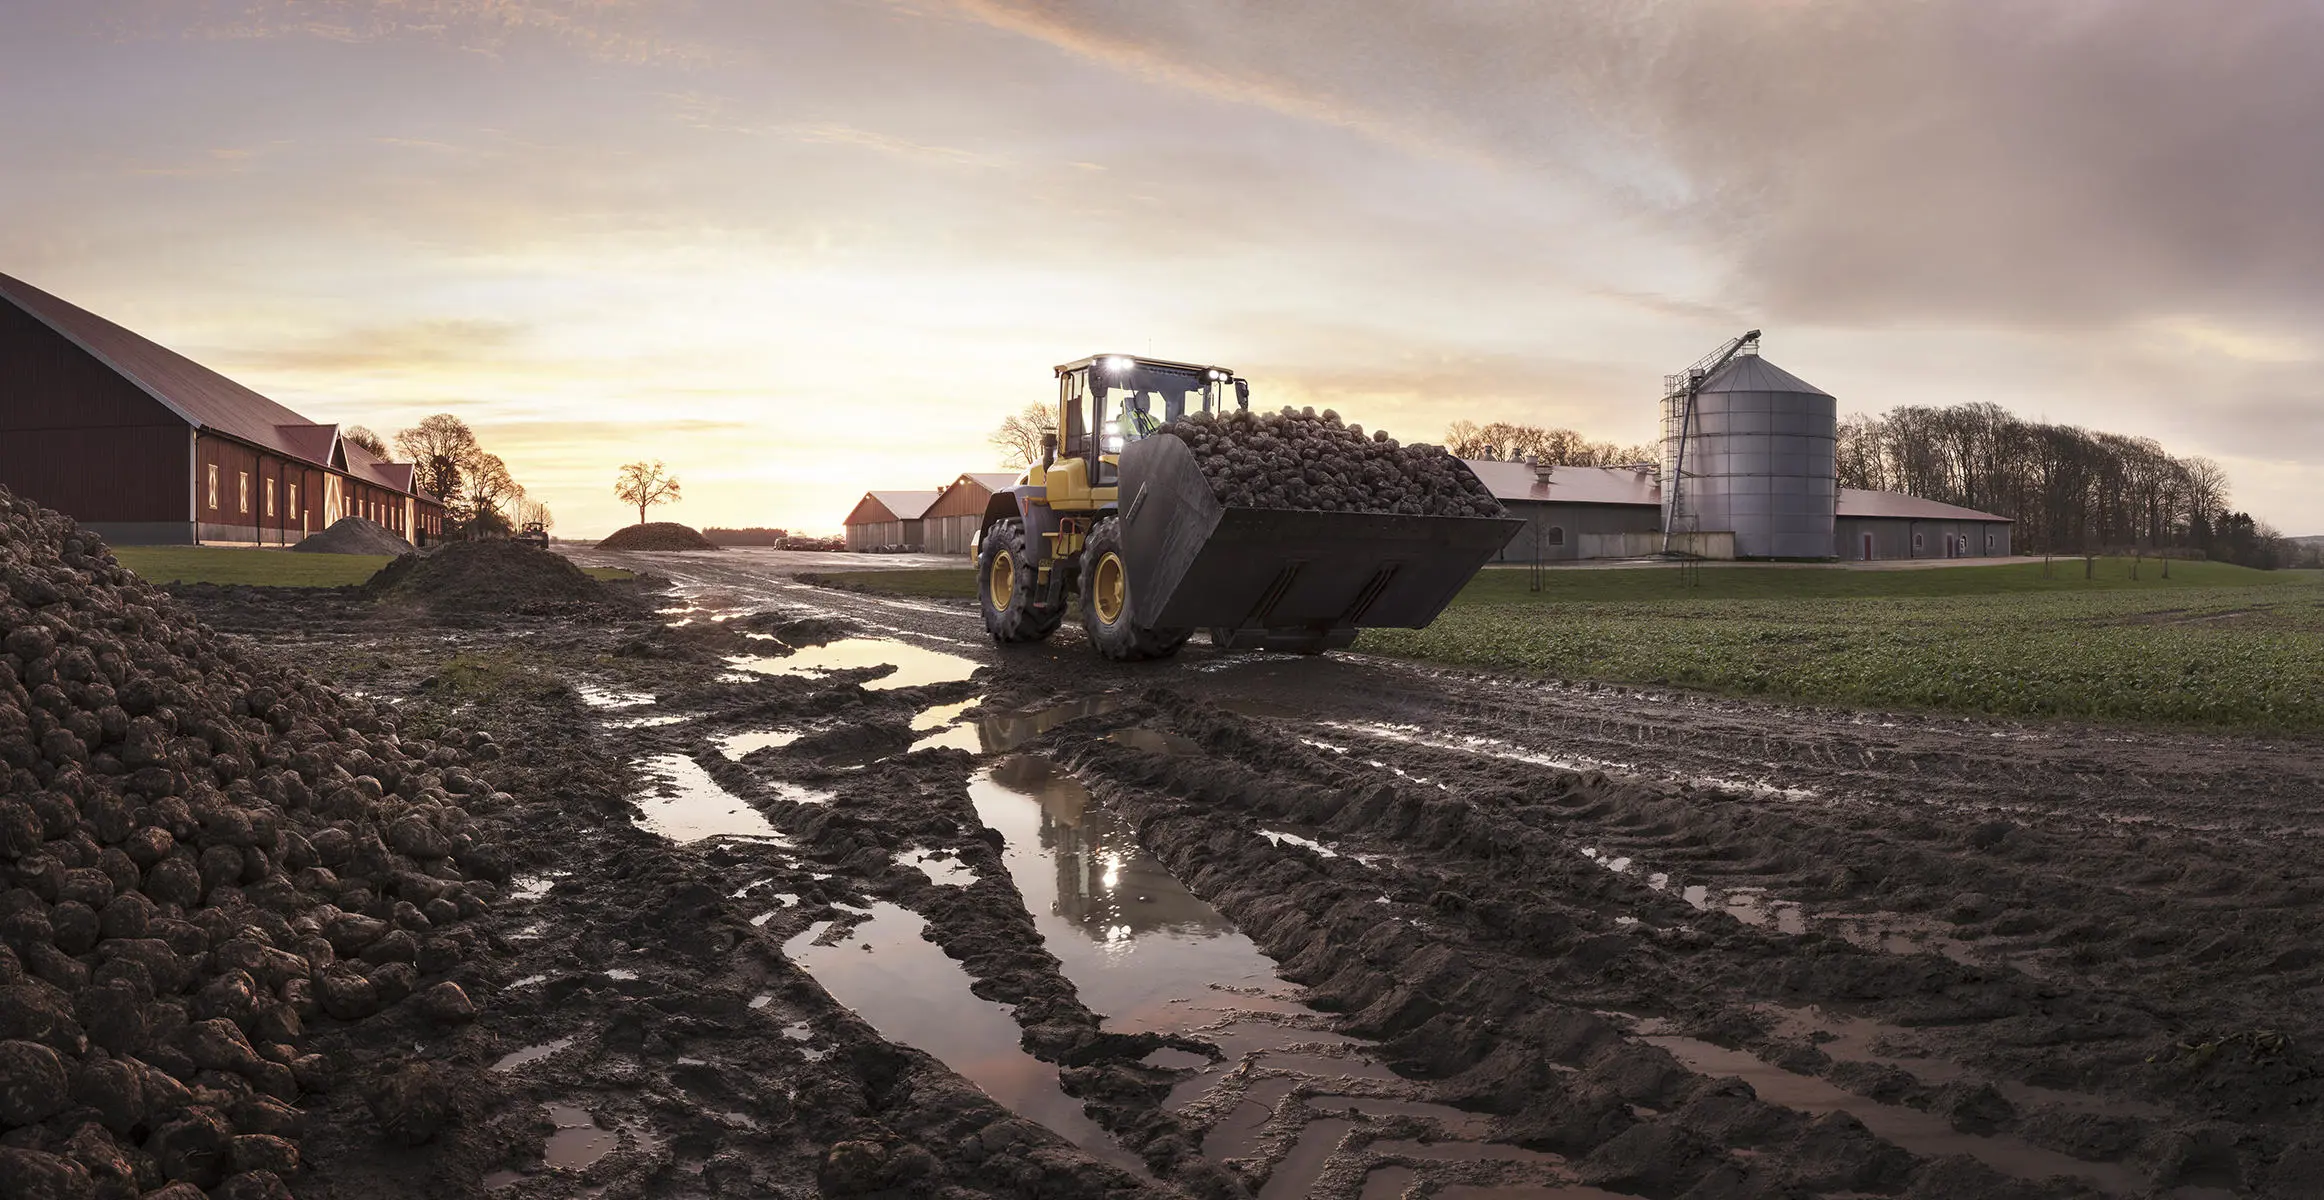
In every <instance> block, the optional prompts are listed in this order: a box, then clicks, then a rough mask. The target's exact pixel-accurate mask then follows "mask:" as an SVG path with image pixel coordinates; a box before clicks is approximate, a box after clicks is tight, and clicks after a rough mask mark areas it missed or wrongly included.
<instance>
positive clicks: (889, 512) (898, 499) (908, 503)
mask: <svg viewBox="0 0 2324 1200" xmlns="http://www.w3.org/2000/svg"><path fill="white" fill-rule="evenodd" d="M938 494H939V493H936V492H878V491H874V492H865V493H864V494H863V499H861V500H858V501H856V502H855V510H854V511H853V512H850V513H848V514H847V520H846V521H844V522H841V523H842V524H846V525H871V524H876V523H878V522H880V521H917V520H919V519H920V517H921V515H922V514H924V513H926V512H927V511H928V506H929V505H931V504H934V503H936V497H937V495H938Z"/></svg>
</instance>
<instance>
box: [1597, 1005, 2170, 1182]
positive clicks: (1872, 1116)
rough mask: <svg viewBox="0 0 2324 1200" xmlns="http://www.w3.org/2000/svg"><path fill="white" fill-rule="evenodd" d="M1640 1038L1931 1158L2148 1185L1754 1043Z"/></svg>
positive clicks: (1770, 1097)
mask: <svg viewBox="0 0 2324 1200" xmlns="http://www.w3.org/2000/svg"><path fill="white" fill-rule="evenodd" d="M1639 1040H1640V1041H1643V1042H1646V1043H1647V1044H1649V1045H1654V1046H1660V1047H1662V1048H1663V1049H1665V1050H1668V1051H1669V1052H1670V1053H1671V1055H1672V1056H1673V1057H1675V1058H1677V1059H1678V1060H1679V1062H1680V1063H1682V1064H1684V1065H1685V1066H1686V1067H1687V1069H1689V1070H1691V1071H1694V1072H1696V1073H1698V1074H1702V1075H1708V1076H1710V1077H1712V1078H1714V1079H1716V1078H1723V1077H1725V1076H1729V1075H1732V1076H1736V1077H1739V1078H1741V1079H1742V1080H1743V1081H1744V1082H1745V1083H1748V1084H1750V1085H1751V1089H1752V1090H1753V1091H1754V1092H1756V1093H1758V1096H1759V1098H1760V1099H1761V1100H1764V1101H1766V1102H1767V1103H1769V1104H1780V1105H1783V1106H1784V1107H1787V1108H1793V1109H1797V1110H1799V1111H1800V1112H1803V1113H1810V1114H1815V1115H1821V1114H1823V1113H1828V1112H1846V1113H1848V1114H1849V1115H1850V1116H1853V1117H1855V1118H1856V1119H1857V1120H1859V1121H1862V1122H1863V1123H1864V1126H1865V1128H1867V1129H1870V1130H1871V1131H1872V1132H1873V1133H1875V1134H1878V1135H1879V1136H1881V1137H1883V1138H1886V1139H1887V1140H1889V1141H1891V1142H1894V1143H1895V1144H1896V1145H1898V1146H1901V1147H1903V1148H1904V1149H1906V1150H1909V1151H1911V1152H1913V1153H1914V1154H1919V1155H1923V1156H1925V1157H1928V1158H1942V1157H1944V1156H1946V1155H1948V1154H1967V1155H1969V1156H1971V1157H1973V1158H1975V1159H1977V1160H1978V1161H1980V1162H1982V1163H1984V1164H1985V1165H1986V1166H1989V1167H1992V1168H1993V1169H1994V1170H1996V1171H1999V1172H2001V1173H2003V1174H2005V1175H2013V1176H2016V1177H2018V1178H2021V1179H2029V1180H2039V1179H2046V1178H2048V1177H2050V1176H2052V1175H2072V1176H2077V1177H2080V1178H2083V1179H2086V1180H2088V1181H2090V1183H2091V1184H2092V1185H2094V1186H2096V1187H2097V1188H2099V1189H2100V1190H2102V1191H2104V1192H2106V1193H2108V1194H2111V1195H2128V1194H2133V1193H2136V1192H2139V1191H2141V1190H2143V1189H2144V1188H2145V1187H2146V1181H2145V1180H2144V1179H2143V1178H2142V1177H2141V1176H2140V1175H2139V1174H2138V1173H2137V1172H2135V1171H2133V1170H2131V1169H2129V1168H2127V1167H2123V1166H2119V1165H2116V1164H2112V1163H2091V1162H2084V1161H2082V1160H2081V1159H2078V1158H2073V1157H2070V1156H2068V1155H2064V1154H2060V1153H2058V1152H2057V1151H2054V1150H2044V1149H2042V1148H2041V1147H2039V1146H2035V1145H2033V1144H2031V1143H2029V1142H2024V1141H2020V1140H2019V1139H2017V1138H2013V1137H2009V1136H2007V1135H2005V1134H1993V1135H1979V1134H1972V1133H1962V1132H1961V1131H1959V1130H1956V1129H1954V1128H1953V1126H1952V1124H1951V1123H1950V1122H1948V1121H1947V1120H1945V1119H1944V1118H1943V1117H1940V1116H1936V1115H1934V1114H1931V1113H1925V1112H1922V1111H1920V1110H1919V1109H1914V1108H1906V1107H1904V1106H1902V1105H1897V1104H1882V1103H1880V1102H1878V1101H1875V1100H1870V1099H1867V1098H1865V1097H1863V1096H1858V1095H1856V1094H1854V1093H1852V1092H1848V1091H1844V1090H1842V1089H1841V1088H1839V1087H1837V1086H1835V1085H1833V1084H1831V1083H1829V1082H1826V1081H1825V1080H1822V1079H1818V1078H1815V1077H1813V1076H1809V1075H1800V1074H1796V1073H1794V1072H1791V1071H1786V1070H1784V1069H1783V1068H1781V1067H1778V1066H1776V1065H1774V1064H1772V1063H1768V1062H1763V1061H1761V1060H1760V1059H1759V1058H1758V1057H1757V1056H1756V1055H1753V1054H1751V1053H1750V1052H1748V1051H1744V1050H1730V1049H1728V1048H1726V1047H1724V1046H1719V1045H1714V1044H1713V1043H1710V1042H1706V1041H1703V1040H1701V1039H1699V1038H1690V1037H1679V1036H1675V1035H1669V1034H1649V1035H1647V1036H1644V1037H1641V1038H1640V1039H1639Z"/></svg>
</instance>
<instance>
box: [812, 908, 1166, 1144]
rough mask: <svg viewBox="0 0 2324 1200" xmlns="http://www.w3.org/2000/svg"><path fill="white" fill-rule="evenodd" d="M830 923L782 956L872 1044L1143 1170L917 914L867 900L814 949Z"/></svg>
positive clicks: (816, 927) (819, 925) (822, 924)
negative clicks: (974, 988) (870, 1034)
mask: <svg viewBox="0 0 2324 1200" xmlns="http://www.w3.org/2000/svg"><path fill="white" fill-rule="evenodd" d="M831 924H832V923H831V922H829V921H818V922H816V923H815V924H813V925H811V926H809V927H808V928H807V929H806V930H805V931H804V932H801V933H799V934H798V935H796V936H794V937H793V938H791V940H790V941H788V942H785V943H784V944H783V954H784V955H785V956H786V957H788V958H789V959H790V960H791V961H792V962H794V963H796V964H798V965H799V966H800V967H801V968H802V969H804V970H805V971H806V972H807V973H808V974H810V975H812V976H814V977H815V981H816V982H817V983H820V984H822V985H823V987H824V990H826V991H828V992H830V993H831V995H832V996H833V998H835V999H837V1000H838V1001H839V1002H840V1003H841V1004H844V1005H846V1006H848V1007H849V1008H851V1009H854V1010H855V1012H856V1015H858V1016H860V1017H862V1018H863V1019H864V1020H865V1021H866V1022H868V1023H870V1025H871V1026H872V1028H874V1029H877V1030H878V1031H879V1032H880V1035H881V1036H883V1037H885V1038H887V1039H888V1040H890V1041H893V1042H900V1043H902V1044H904V1045H907V1046H912V1047H914V1048H916V1049H919V1050H922V1051H925V1052H927V1053H929V1054H931V1055H934V1056H935V1057H937V1058H938V1059H941V1060H943V1062H944V1064H945V1065H946V1066H948V1067H951V1068H952V1069H953V1070H954V1071H956V1072H958V1073H959V1074H960V1075H961V1076H962V1077H964V1078H966V1079H968V1080H969V1081H970V1082H972V1083H974V1084H976V1085H977V1086H978V1087H980V1088H982V1089H984V1091H985V1094H986V1095H989V1096H991V1097H992V1098H993V1099H994V1100H997V1101H999V1102H1000V1103H1001V1104H1003V1105H1006V1106H1007V1107H1008V1108H1010V1109H1011V1110H1013V1111H1015V1112H1017V1113H1018V1114H1019V1115H1022V1116H1024V1117H1027V1118H1030V1119H1032V1120H1035V1121H1039V1122H1040V1123H1042V1124H1044V1125H1047V1126H1048V1127H1049V1128H1051V1129H1054V1130H1056V1131H1057V1132H1058V1133H1059V1134H1060V1135H1062V1136H1063V1137H1065V1138H1066V1140H1068V1141H1070V1142H1072V1143H1073V1144H1074V1145H1077V1146H1079V1147H1081V1148H1082V1149H1083V1150H1085V1151H1088V1152H1089V1153H1090V1154H1092V1155H1095V1156H1096V1157H1099V1158H1102V1159H1105V1160H1107V1161H1109V1162H1113V1163H1116V1164H1118V1165H1121V1166H1124V1167H1127V1168H1129V1169H1131V1170H1133V1171H1138V1172H1141V1173H1142V1172H1143V1171H1144V1170H1145V1166H1144V1164H1143V1163H1142V1162H1141V1161H1140V1160H1139V1159H1138V1158H1137V1157H1136V1156H1134V1155H1132V1154H1130V1153H1129V1152H1128V1151H1126V1150H1124V1149H1122V1147H1121V1145H1120V1144H1119V1143H1117V1142H1115V1141H1114V1139H1113V1138H1112V1136H1111V1135H1109V1134H1107V1133H1106V1132H1105V1131H1104V1130H1103V1129H1100V1128H1098V1125H1097V1123H1096V1122H1095V1121H1092V1120H1090V1119H1089V1117H1088V1116H1087V1115H1086V1114H1085V1113H1083V1112H1082V1109H1081V1102H1080V1101H1078V1100H1075V1099H1073V1098H1072V1097H1070V1096H1067V1095H1066V1094H1065V1093H1064V1091H1063V1090H1061V1089H1060V1087H1059V1085H1058V1079H1057V1068H1055V1067H1053V1066H1051V1065H1049V1064H1048V1063H1045V1062H1042V1061H1041V1060H1040V1059H1037V1058H1034V1057H1033V1056H1032V1055H1030V1054H1027V1053H1026V1052H1025V1051H1024V1049H1023V1048H1022V1047H1021V1045H1020V1044H1019V1037H1020V1036H1021V1031H1020V1030H1019V1029H1018V1027H1017V1022H1016V1020H1015V1019H1014V1018H1012V1017H1011V1016H1010V1015H1009V1011H1008V1009H1007V1008H1005V1007H1003V1006H1002V1005H999V1004H996V1003H993V1002H992V1001H989V1000H983V999H979V998H978V997H977V996H976V995H974V994H973V993H972V992H970V991H969V985H970V983H971V980H970V979H969V976H968V972H966V971H964V970H962V969H961V967H960V964H958V963H956V962H954V961H953V960H951V959H950V958H947V957H945V955H944V951H943V950H941V949H939V948H938V947H937V945H936V943H934V942H931V941H928V940H926V939H925V938H923V937H921V931H922V930H924V929H926V928H927V925H928V922H927V921H926V920H925V919H923V918H922V917H921V916H920V915H919V914H918V913H915V912H913V911H912V910H910V909H908V908H905V907H903V906H901V905H898V904H893V903H890V902H888V901H885V900H875V901H873V902H872V907H871V915H870V917H868V918H867V919H865V920H863V921H861V922H859V923H858V924H856V925H855V927H854V928H852V929H849V930H848V931H847V932H846V933H845V934H843V935H841V936H840V937H838V938H837V939H836V940H833V941H831V942H828V943H822V944H819V942H818V939H820V938H822V937H823V936H824V934H825V933H826V932H827V931H828V930H829V929H830V928H831Z"/></svg>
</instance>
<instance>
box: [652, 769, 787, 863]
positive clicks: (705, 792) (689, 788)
mask: <svg viewBox="0 0 2324 1200" xmlns="http://www.w3.org/2000/svg"><path fill="white" fill-rule="evenodd" d="M638 771H639V773H640V774H642V775H644V776H646V777H647V778H648V779H650V780H652V781H653V784H654V789H653V792H652V794H649V795H645V796H640V797H639V798H638V800H637V805H638V807H639V808H640V809H642V810H644V814H643V815H642V816H641V817H639V818H638V824H639V825H641V826H643V827H644V828H646V829H648V830H651V831H652V832H654V833H658V834H660V835H662V836H663V837H666V838H668V839H670V840H671V841H673V842H695V841H700V840H702V839H703V838H713V837H732V838H745V839H749V840H753V841H765V842H774V843H776V844H778V845H788V844H790V839H789V838H787V837H784V836H783V835H782V833H780V832H779V831H777V830H776V829H775V827H774V826H773V825H770V824H768V823H767V819H766V817H765V816H764V815H763V814H761V813H760V812H759V811H758V810H757V809H755V808H752V807H751V806H750V805H748V804H746V803H744V802H743V800H742V798H741V797H739V796H736V795H735V794H734V793H732V792H729V791H727V790H726V789H725V788H722V787H720V786H718V781H717V780H715V779H712V778H711V777H710V772H708V771H705V770H703V769H702V764H700V763H697V762H695V761H694V760H693V759H691V758H688V757H686V756H685V755H683V754H662V755H657V756H655V757H653V758H649V759H647V760H645V761H644V762H642V763H640V764H639V765H638Z"/></svg>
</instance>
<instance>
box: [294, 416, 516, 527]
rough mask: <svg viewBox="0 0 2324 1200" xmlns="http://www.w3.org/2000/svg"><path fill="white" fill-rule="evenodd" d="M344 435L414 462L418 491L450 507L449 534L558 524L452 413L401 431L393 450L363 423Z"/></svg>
mask: <svg viewBox="0 0 2324 1200" xmlns="http://www.w3.org/2000/svg"><path fill="white" fill-rule="evenodd" d="M339 436H340V438H341V440H343V441H348V442H353V443H354V444H356V445H358V446H361V447H363V448H364V449H365V450H368V451H370V452H371V454H372V455H373V457H376V458H381V459H394V460H397V461H402V462H408V463H411V464H412V487H413V489H414V490H416V491H418V492H420V493H421V494H422V495H425V496H428V497H430V498H432V499H434V500H435V501H436V503H438V504H441V505H443V506H444V533H445V536H447V537H505V536H507V535H508V534H509V533H511V532H514V531H515V530H516V529H517V528H519V527H521V526H524V525H527V524H530V523H532V522H535V521H538V522H540V524H541V527H542V528H544V529H546V528H548V527H550V526H552V525H554V524H555V523H556V517H555V516H554V515H553V514H551V513H550V512H549V506H548V505H546V504H541V503H539V502H537V501H534V500H532V499H530V498H528V497H527V496H526V495H525V489H524V485H523V484H520V483H518V482H517V481H516V477H515V476H513V475H511V474H509V470H508V464H507V463H506V462H503V461H502V460H501V457H500V456H499V455H497V454H494V453H492V452H491V451H488V450H486V449H485V448H484V447H483V446H482V445H481V444H479V443H478V442H477V440H476V431H475V430H473V429H470V428H469V427H468V423H467V422H466V421H463V420H461V419H460V418H458V417H456V416H453V415H452V414H450V413H437V414H435V415H434V416H430V417H423V418H421V419H420V422H419V423H418V424H416V425H414V426H412V427H411V428H409V429H403V430H398V431H397V432H396V435H395V452H394V453H392V454H391V453H389V452H388V442H387V440H386V439H384V438H382V437H380V436H379V435H378V434H376V433H373V432H372V431H371V430H369V429H365V428H364V427H363V426H361V425H356V426H352V427H350V428H349V429H347V430H346V431H345V432H344V433H341V434H340V435H339Z"/></svg>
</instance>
